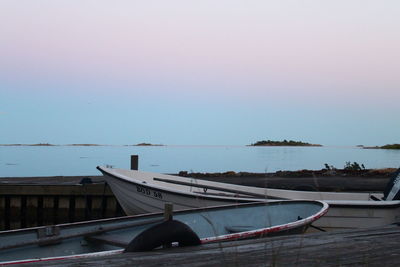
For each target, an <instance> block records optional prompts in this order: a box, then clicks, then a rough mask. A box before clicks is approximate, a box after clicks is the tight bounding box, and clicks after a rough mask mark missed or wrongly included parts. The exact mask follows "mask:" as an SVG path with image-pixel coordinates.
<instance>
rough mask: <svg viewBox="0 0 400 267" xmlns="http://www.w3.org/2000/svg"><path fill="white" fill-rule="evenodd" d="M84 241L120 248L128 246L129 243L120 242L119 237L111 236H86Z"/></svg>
mask: <svg viewBox="0 0 400 267" xmlns="http://www.w3.org/2000/svg"><path fill="white" fill-rule="evenodd" d="M85 239H86V240H87V241H89V242H97V243H103V244H107V245H112V246H116V247H121V248H125V247H127V246H128V244H129V241H125V242H124V241H121V236H117V235H111V234H100V235H91V236H86V237H85Z"/></svg>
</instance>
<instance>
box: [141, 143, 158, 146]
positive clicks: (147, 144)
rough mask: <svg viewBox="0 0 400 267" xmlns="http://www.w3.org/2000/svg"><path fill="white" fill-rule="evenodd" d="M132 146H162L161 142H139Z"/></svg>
mask: <svg viewBox="0 0 400 267" xmlns="http://www.w3.org/2000/svg"><path fill="white" fill-rule="evenodd" d="M134 146H163V145H162V144H151V143H139V144H136V145H134Z"/></svg>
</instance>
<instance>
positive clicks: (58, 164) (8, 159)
mask: <svg viewBox="0 0 400 267" xmlns="http://www.w3.org/2000/svg"><path fill="white" fill-rule="evenodd" d="M130 155H139V169H140V170H143V171H154V172H161V173H178V172H179V171H188V172H225V171H236V172H239V171H247V172H275V171H278V170H301V169H313V170H318V169H322V168H324V164H325V163H327V164H329V165H333V166H334V167H336V168H343V166H344V165H345V163H346V162H347V161H351V162H354V161H355V162H358V163H359V164H364V166H365V167H366V168H386V167H392V168H397V167H399V166H400V150H381V149H361V148H358V147H247V146H152V147H138V146H86V147H85V146H50V147H38V146H15V147H9V146H0V177H10V176H15V177H17V176H56V175H65V176H67V175H99V174H100V173H99V172H98V171H97V170H96V166H98V165H112V166H114V167H116V168H130Z"/></svg>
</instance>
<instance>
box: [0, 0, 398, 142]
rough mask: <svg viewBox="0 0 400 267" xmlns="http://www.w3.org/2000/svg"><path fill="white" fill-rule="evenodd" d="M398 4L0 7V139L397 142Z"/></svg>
mask: <svg viewBox="0 0 400 267" xmlns="http://www.w3.org/2000/svg"><path fill="white" fill-rule="evenodd" d="M399 10H400V2H399V1H397V0H393V1H390V0H380V1H376V0H373V1H371V0H336V1H319V0H302V1H298V0H271V1H268V0H260V1H258V0H249V1H243V0H242V1H238V0H229V1H228V0H219V1H211V0H202V1H187V0H186V1H185V0H169V1H162V0H160V1H155V0H146V1H135V0H129V1H128V0H126V1H124V0H115V1H104V0H79V1H78V0H68V1H66V0H57V1H54V0H47V1H46V0H36V1H30V0H0V125H1V126H0V127H1V128H0V144H13V143H27V144H32V143H52V144H72V143H98V144H114V145H119V144H137V143H142V142H148V143H153V144H166V145H247V144H251V143H254V142H256V141H259V140H267V139H270V140H284V139H287V140H296V141H304V142H309V143H316V144H322V145H334V146H336V145H337V146H349V145H368V146H370V145H371V146H372V145H385V144H391V143H400V119H399V114H400V105H399V103H398V102H399V99H400V51H399V48H400V16H399V15H398V13H399Z"/></svg>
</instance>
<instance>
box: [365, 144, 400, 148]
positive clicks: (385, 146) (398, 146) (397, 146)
mask: <svg viewBox="0 0 400 267" xmlns="http://www.w3.org/2000/svg"><path fill="white" fill-rule="evenodd" d="M359 147H362V148H364V149H400V144H390V145H384V146H359Z"/></svg>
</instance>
